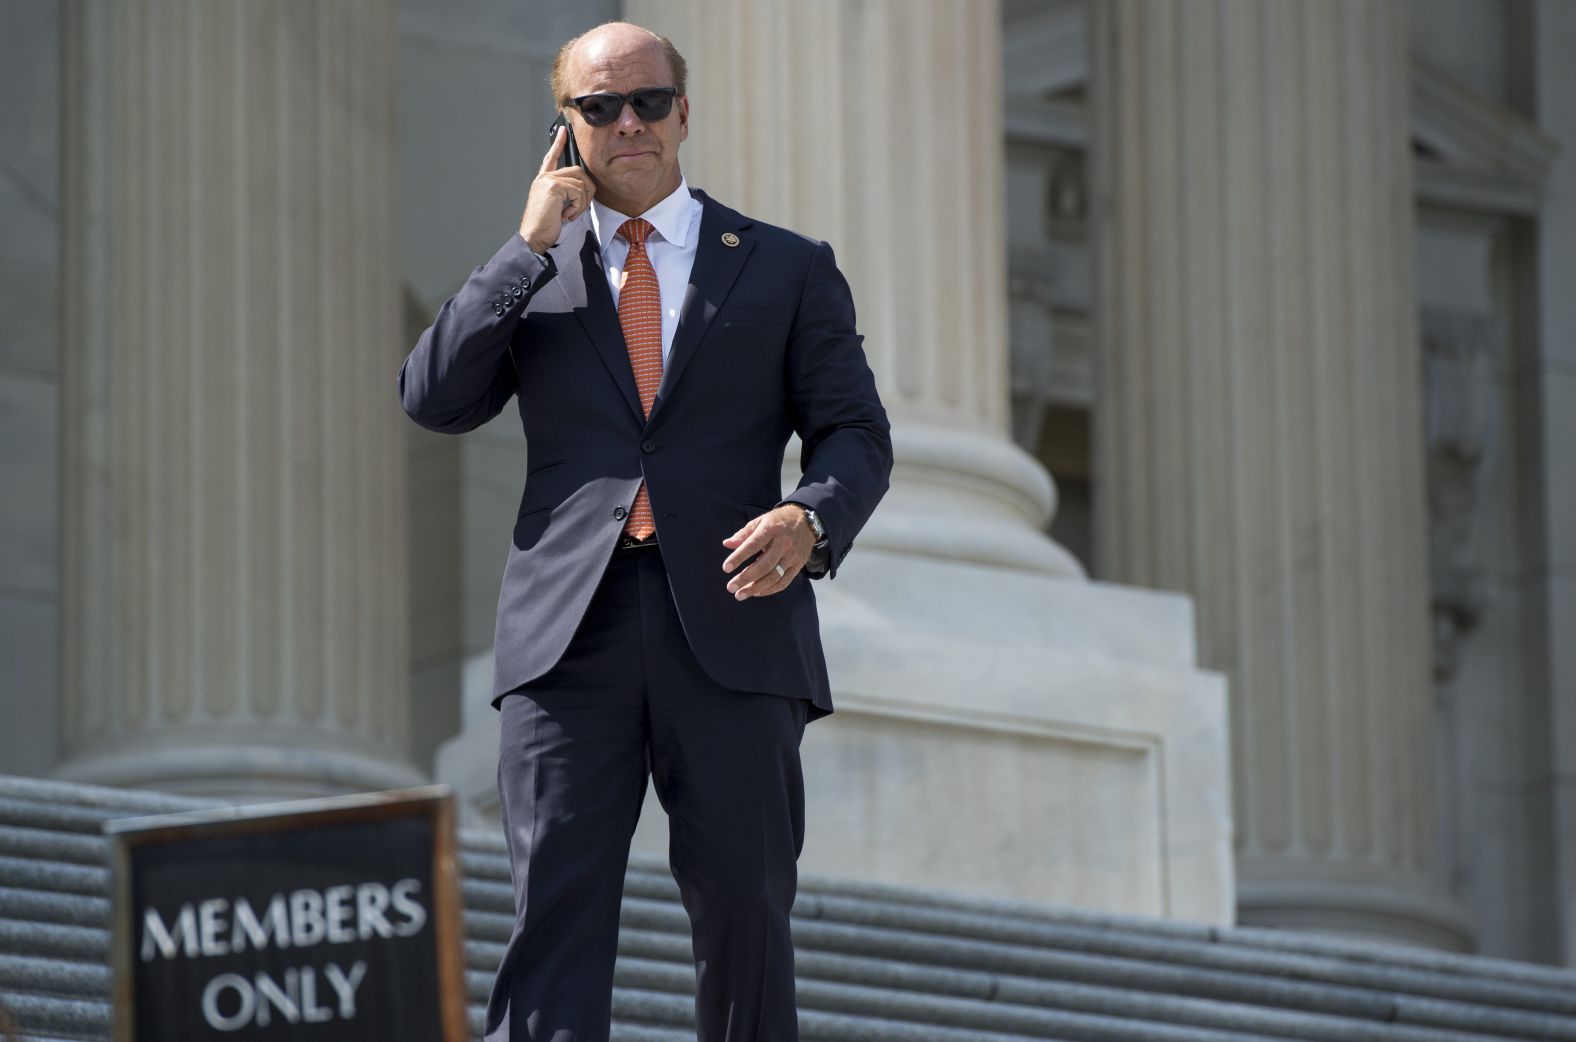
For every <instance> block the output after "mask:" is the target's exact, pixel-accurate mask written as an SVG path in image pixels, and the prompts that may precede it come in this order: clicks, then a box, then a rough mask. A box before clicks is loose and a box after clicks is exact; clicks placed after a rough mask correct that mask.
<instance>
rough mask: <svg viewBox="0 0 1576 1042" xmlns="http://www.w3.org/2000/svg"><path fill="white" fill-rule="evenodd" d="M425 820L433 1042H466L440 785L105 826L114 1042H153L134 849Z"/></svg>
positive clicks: (454, 861)
mask: <svg viewBox="0 0 1576 1042" xmlns="http://www.w3.org/2000/svg"><path fill="white" fill-rule="evenodd" d="M412 818H414V819H418V820H419V819H425V820H426V821H427V822H428V823H429V824H430V825H431V828H432V837H433V843H432V895H431V901H432V913H431V914H432V920H433V931H432V936H433V944H434V945H435V947H436V955H437V967H438V980H437V985H438V989H437V990H438V1002H439V1022H440V1024H441V1025H442V1035H441V1036H440V1039H439V1042H470V1027H469V1020H468V1012H467V1007H466V989H465V936H464V924H463V911H462V904H461V897H460V870H459V858H458V844H457V841H456V837H455V824H456V810H455V803H454V794H453V791H452V790H451V789H450V788H449V787H448V786H446V785H426V786H421V787H417V788H410V789H389V790H385V791H381V792H365V793H354V794H351V795H347V796H326V797H320V798H314V799H305V800H291V801H288V802H280V803H258V804H244V805H239V806H221V807H211V808H205V809H202V810H191V811H179V812H176V813H173V814H156V815H147V816H141V817H129V818H115V819H111V820H109V821H106V822H105V823H104V825H103V831H104V835H105V838H106V839H107V840H108V841H109V847H110V851H109V853H110V971H111V977H110V981H111V984H110V992H111V993H110V1011H111V1012H110V1020H111V1029H112V1034H111V1036H110V1037H111V1038H112V1039H113V1042H157V1040H153V1039H139V1038H138V1037H137V1033H136V1010H135V1008H134V1006H133V1001H134V999H135V996H136V977H135V974H136V970H137V959H136V955H135V948H136V942H135V937H136V923H135V922H134V921H133V918H134V917H133V914H132V912H133V909H132V907H131V904H132V902H131V895H132V871H133V861H134V854H135V852H136V851H137V850H139V849H141V848H144V847H148V846H153V845H157V844H164V843H173V842H179V841H181V840H186V839H193V840H195V839H210V838H218V837H225V838H229V837H238V836H239V837H245V836H254V835H260V834H265V833H270V832H281V833H282V832H304V831H309V830H312V829H318V828H325V827H331V826H334V825H342V824H355V825H362V824H369V823H376V822H381V821H390V820H398V819H412Z"/></svg>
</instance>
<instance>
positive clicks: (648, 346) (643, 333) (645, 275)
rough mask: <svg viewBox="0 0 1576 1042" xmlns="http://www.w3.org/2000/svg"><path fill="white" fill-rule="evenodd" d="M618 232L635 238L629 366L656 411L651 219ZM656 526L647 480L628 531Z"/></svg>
mask: <svg viewBox="0 0 1576 1042" xmlns="http://www.w3.org/2000/svg"><path fill="white" fill-rule="evenodd" d="M618 234H619V235H620V236H622V237H623V239H624V241H625V242H627V243H629V259H627V260H626V261H624V286H623V288H622V289H620V290H619V291H618V324H619V325H620V326H623V327H624V344H625V346H626V347H628V348H629V367H630V368H631V369H633V370H634V371H635V390H637V391H639V392H640V411H641V412H642V413H644V414H645V415H647V416H650V415H651V403H652V402H653V401H655V400H656V397H657V385H658V384H660V383H661V382H662V291H661V289H660V288H659V287H658V285H657V272H656V269H655V268H653V267H652V266H651V258H650V257H647V256H646V236H648V235H650V234H651V224H650V222H649V221H646V220H643V219H641V218H639V217H635V218H632V219H630V220H627V221H625V222H624V223H623V224H621V225H619V229H618ZM656 530H657V524H656V521H655V520H653V518H652V516H651V498H650V497H649V496H647V495H646V483H645V482H644V481H642V482H641V483H640V490H639V491H637V492H636V493H635V504H634V506H632V507H630V508H629V517H628V518H626V519H625V521H624V534H625V535H629V536H633V537H634V538H636V539H645V538H647V537H648V536H650V535H651V533H652V532H655V531H656Z"/></svg>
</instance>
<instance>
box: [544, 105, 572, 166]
mask: <svg viewBox="0 0 1576 1042" xmlns="http://www.w3.org/2000/svg"><path fill="white" fill-rule="evenodd" d="M559 127H563V128H564V129H565V131H566V132H567V133H568V135H569V136H568V138H567V139H566V140H565V141H564V150H563V152H562V153H560V155H559V157H558V169H560V170H562V169H563V168H564V167H566V166H579V165H580V150H579V149H578V148H576V147H575V132H574V131H573V130H572V129H570V127H569V121H568V120H567V119H565V118H564V114H563V113H562V112H560V113H559V114H558V118H557V119H555V120H553V125H552V126H550V127H548V128H547V141H548V144H552V141H553V138H555V137H557V136H558V128H559Z"/></svg>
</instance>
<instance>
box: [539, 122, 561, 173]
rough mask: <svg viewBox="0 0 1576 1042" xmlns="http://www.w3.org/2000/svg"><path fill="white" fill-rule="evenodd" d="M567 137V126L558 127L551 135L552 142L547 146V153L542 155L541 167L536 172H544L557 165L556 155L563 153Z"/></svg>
mask: <svg viewBox="0 0 1576 1042" xmlns="http://www.w3.org/2000/svg"><path fill="white" fill-rule="evenodd" d="M568 139H569V128H568V127H559V128H558V133H556V134H554V135H553V143H552V144H551V145H548V146H547V155H545V156H543V157H542V169H540V170H538V171H537V173H538V174H545V173H547V172H548V171H549V170H553V169H555V168H556V167H557V166H558V157H559V156H561V155H563V154H564V142H565V141H567V140H568Z"/></svg>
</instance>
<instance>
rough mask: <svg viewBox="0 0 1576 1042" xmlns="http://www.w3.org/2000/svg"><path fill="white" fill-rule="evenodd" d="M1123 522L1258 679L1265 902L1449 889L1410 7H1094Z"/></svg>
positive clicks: (1422, 913)
mask: <svg viewBox="0 0 1576 1042" xmlns="http://www.w3.org/2000/svg"><path fill="white" fill-rule="evenodd" d="M1091 11H1092V16H1093V31H1092V35H1091V44H1092V54H1091V59H1092V75H1091V80H1092V82H1091V93H1092V98H1091V100H1092V126H1093V131H1094V169H1093V181H1094V185H1093V187H1094V192H1095V207H1094V213H1095V219H1096V239H1097V324H1098V329H1099V335H1100V343H1101V346H1100V351H1101V355H1100V358H1101V372H1100V386H1099V399H1098V407H1097V423H1098V462H1097V467H1098V474H1099V482H1098V490H1099V496H1100V503H1099V510H1098V517H1099V525H1100V527H1099V535H1098V543H1099V547H1100V552H1101V563H1102V566H1103V568H1104V570H1105V571H1106V573H1107V574H1108V575H1109V576H1110V577H1111V578H1113V579H1116V580H1119V581H1123V582H1131V583H1137V584H1141V585H1146V586H1154V587H1160V588H1164V589H1173V590H1181V591H1186V592H1188V593H1190V594H1192V595H1193V597H1194V598H1195V600H1196V602H1197V605H1198V620H1199V639H1200V648H1201V654H1202V658H1203V660H1204V664H1205V665H1207V666H1210V667H1213V668H1217V669H1221V670H1224V671H1226V672H1228V673H1229V675H1230V677H1231V691H1232V696H1233V697H1232V700H1231V704H1232V712H1233V716H1232V726H1231V737H1232V751H1233V769H1234V777H1233V781H1234V785H1233V790H1234V793H1235V811H1236V813H1235V820H1236V824H1237V855H1238V887H1239V890H1238V895H1239V911H1240V915H1241V918H1242V920H1243V921H1245V922H1249V923H1265V924H1274V925H1285V926H1296V927H1303V928H1322V929H1330V930H1335V931H1340V932H1346V933H1355V934H1366V935H1369V936H1381V937H1389V938H1394V939H1401V940H1411V941H1418V942H1421V943H1425V944H1437V945H1440V946H1445V947H1456V946H1460V945H1462V944H1464V943H1466V938H1465V936H1464V931H1463V928H1462V926H1461V922H1460V919H1459V917H1458V916H1457V915H1456V914H1455V912H1454V910H1453V909H1452V907H1451V906H1450V905H1449V904H1448V903H1447V902H1446V901H1444V900H1443V899H1442V898H1441V896H1440V894H1441V892H1442V887H1441V886H1440V885H1439V880H1438V878H1437V877H1438V870H1437V867H1436V851H1435V837H1434V820H1433V814H1434V807H1433V799H1434V798H1433V785H1432V776H1431V770H1432V768H1431V764H1430V755H1429V743H1430V735H1431V734H1432V727H1431V722H1430V703H1431V686H1430V671H1429V670H1430V665H1429V663H1430V653H1429V629H1428V610H1429V598H1428V572H1427V547H1428V537H1427V529H1426V520H1425V503H1424V492H1423V432H1422V423H1421V419H1420V404H1419V386H1418V385H1419V379H1420V372H1421V368H1420V365H1421V363H1420V357H1419V349H1418V341H1417V334H1416V329H1415V319H1414V308H1415V302H1414V293H1413V282H1412V251H1413V248H1414V247H1413V214H1412V194H1411V164H1410V151H1409V133H1408V131H1409V127H1408V118H1407V110H1408V105H1407V70H1408V58H1407V29H1406V23H1405V5H1404V3H1403V2H1402V0H1179V2H1176V3H1165V4H1154V3H1147V2H1144V0H1109V2H1102V3H1098V4H1094V5H1091Z"/></svg>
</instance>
